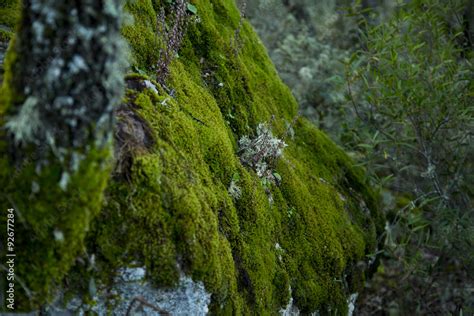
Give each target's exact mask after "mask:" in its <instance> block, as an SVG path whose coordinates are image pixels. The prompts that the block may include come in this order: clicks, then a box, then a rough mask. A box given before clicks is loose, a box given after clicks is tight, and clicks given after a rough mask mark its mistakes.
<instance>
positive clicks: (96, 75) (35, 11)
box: [0, 0, 126, 310]
mask: <svg viewBox="0 0 474 316" xmlns="http://www.w3.org/2000/svg"><path fill="white" fill-rule="evenodd" d="M10 2H11V1H10ZM9 5H11V3H9ZM6 8H9V7H8V6H6ZM2 9H4V8H2ZM121 12H122V7H121V4H120V1H118V0H99V1H96V0H86V1H80V2H70V1H53V0H25V1H23V3H22V6H21V14H20V15H21V20H20V21H19V23H18V32H17V35H16V36H15V38H14V39H13V41H12V42H11V45H10V48H9V50H8V52H7V55H6V60H5V70H6V72H5V78H4V79H5V80H4V83H3V86H2V88H1V93H0V113H1V119H0V126H2V129H1V132H0V153H1V156H0V186H1V187H2V194H0V201H1V205H3V206H6V205H9V206H10V207H12V208H14V209H15V212H16V218H17V223H16V232H15V233H16V235H15V236H16V240H15V246H16V248H15V250H16V254H17V256H18V258H21V259H18V263H17V265H16V280H17V283H16V284H17V288H16V289H17V291H16V296H17V302H18V305H17V306H18V308H19V309H20V310H21V309H31V308H35V307H37V306H38V304H43V303H45V302H47V301H48V300H49V299H51V297H52V296H53V295H54V294H55V292H56V290H57V286H58V284H59V283H60V282H61V280H62V278H63V277H64V275H66V274H67V273H68V271H69V268H70V266H71V265H72V264H73V263H74V260H75V258H76V255H77V254H78V252H79V251H80V250H81V249H82V247H83V239H84V237H85V235H86V232H87V230H88V227H89V225H90V223H91V221H92V219H93V218H94V217H95V215H96V214H97V212H98V211H99V209H100V205H101V200H102V191H103V189H104V188H105V184H106V182H107V179H108V176H109V171H110V152H111V144H112V141H111V139H112V135H113V108H114V106H115V105H116V104H117V103H118V102H119V101H120V99H121V96H122V93H123V70H124V66H125V61H126V59H125V52H124V44H123V41H122V39H121V37H120V27H121ZM4 221H5V219H4V218H3V217H2V219H1V220H0V222H1V223H2V225H3V224H5V222H4ZM2 227H3V226H2ZM4 234H5V232H4V230H2V240H5V238H4V237H5V236H4ZM5 251H6V249H4V248H2V249H1V252H2V253H4V252H5Z"/></svg>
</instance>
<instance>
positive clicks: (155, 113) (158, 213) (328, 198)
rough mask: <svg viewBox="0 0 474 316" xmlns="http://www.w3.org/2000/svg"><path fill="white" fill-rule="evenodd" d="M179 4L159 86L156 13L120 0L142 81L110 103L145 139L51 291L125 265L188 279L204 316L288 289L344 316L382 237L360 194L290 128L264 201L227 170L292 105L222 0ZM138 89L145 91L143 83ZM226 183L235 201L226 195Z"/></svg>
mask: <svg viewBox="0 0 474 316" xmlns="http://www.w3.org/2000/svg"><path fill="white" fill-rule="evenodd" d="M193 3H194V5H195V6H196V7H197V9H198V14H197V15H198V17H199V21H197V22H193V23H191V24H190V26H189V29H188V32H187V35H186V37H185V40H184V43H183V45H182V47H181V49H180V51H179V57H178V58H176V59H175V60H174V62H173V63H172V65H171V76H170V78H169V80H168V82H167V89H164V88H161V87H159V85H158V83H156V82H155V81H153V78H154V71H153V65H154V64H155V63H156V62H157V60H158V58H159V50H158V49H157V47H156V41H155V40H154V39H155V38H156V34H155V29H156V15H157V12H158V11H159V9H160V8H161V6H162V4H161V3H160V1H158V0H154V1H152V0H134V1H129V2H128V3H127V4H126V9H127V11H128V12H129V13H130V14H131V15H132V16H133V17H134V20H133V22H130V23H129V24H127V25H125V26H124V27H123V30H122V33H123V35H124V37H125V38H126V39H127V40H128V42H129V44H130V47H131V55H132V56H131V58H132V63H133V64H134V66H135V67H136V68H138V69H140V72H142V74H140V75H138V74H130V75H129V76H128V77H127V82H128V86H129V89H128V90H127V92H126V96H125V99H124V102H123V103H124V104H123V106H124V107H126V108H127V109H128V110H130V111H132V112H133V113H135V114H136V115H138V117H140V122H141V123H140V124H144V125H146V130H147V131H149V133H150V135H149V136H150V137H151V139H153V142H152V143H151V144H148V146H145V148H140V150H135V151H133V163H132V164H131V166H130V169H128V170H127V171H126V173H127V174H126V176H124V175H123V174H118V175H116V176H115V177H114V179H113V180H111V181H109V184H108V187H107V189H106V195H105V199H104V205H103V206H102V211H101V213H100V215H99V217H98V218H97V219H96V220H95V221H93V223H92V229H91V231H90V232H89V233H88V237H87V253H88V256H89V257H90V256H91V255H92V254H94V256H95V258H96V259H95V266H94V269H88V267H87V265H82V264H81V263H80V262H82V261H81V260H78V261H77V262H79V263H78V264H77V265H76V266H75V267H74V268H73V270H72V271H71V273H70V275H69V276H68V277H67V278H68V279H69V280H66V281H69V282H65V284H66V285H67V287H69V289H70V290H71V292H72V293H74V292H75V291H77V287H80V288H82V290H85V291H87V287H88V285H89V280H90V279H91V278H94V279H95V280H96V282H98V283H99V284H102V285H107V284H109V283H110V280H112V279H113V271H117V269H118V268H120V267H123V266H128V265H137V264H138V265H144V266H146V268H147V273H148V274H147V278H149V279H150V280H151V281H152V282H153V283H154V284H155V285H156V286H163V287H167V286H173V285H174V284H176V282H177V280H178V278H179V272H180V270H181V271H183V272H185V273H186V274H188V275H190V276H192V278H193V279H194V280H196V281H197V280H202V281H203V282H204V284H205V286H206V290H207V291H209V292H211V293H212V303H211V306H210V308H211V311H212V312H214V313H219V314H237V315H239V314H263V315H267V314H268V315H269V314H275V313H277V312H278V311H279V310H280V309H281V308H284V306H285V305H286V304H287V303H288V301H289V298H290V291H289V289H290V288H291V296H292V297H293V298H294V301H295V303H296V305H297V306H298V308H299V309H300V310H301V311H303V312H313V311H315V310H320V311H321V312H322V313H326V312H328V311H329V310H332V311H333V312H334V311H335V310H337V312H338V313H345V311H346V308H347V306H346V296H347V295H348V294H349V293H351V292H356V291H358V290H360V289H361V288H362V284H363V283H362V282H363V279H364V271H363V270H362V269H361V267H362V266H363V265H360V264H358V263H359V262H360V261H367V259H366V255H367V254H370V253H373V252H374V251H375V249H376V237H377V234H379V233H380V231H381V229H382V224H383V223H382V218H381V215H380V213H379V211H378V210H377V205H376V201H375V199H374V197H373V194H372V193H371V190H370V189H369V188H368V187H367V186H366V184H364V181H363V174H362V173H361V171H360V170H358V169H356V168H354V166H353V163H352V161H350V159H349V158H348V157H347V156H346V155H345V153H344V152H343V151H342V150H341V149H339V148H338V147H337V146H336V145H334V144H333V143H332V142H331V141H330V140H329V139H328V138H327V136H325V135H324V134H323V133H322V132H320V131H318V130H317V129H315V128H314V127H313V126H312V125H311V124H310V123H309V122H308V121H307V120H305V119H303V118H298V119H297V120H296V122H295V123H294V126H293V127H292V129H293V130H294V137H288V138H286V139H285V141H286V142H287V143H288V145H289V146H288V147H287V148H286V149H285V152H284V157H283V158H282V159H281V160H280V161H279V163H278V165H277V170H276V171H277V172H278V173H279V174H280V175H281V177H282V182H281V184H280V185H279V186H276V185H272V186H271V188H270V189H271V194H272V197H273V203H270V202H269V199H268V195H267V193H266V192H265V189H264V187H263V186H262V184H261V182H260V179H259V178H258V177H257V175H256V174H255V172H253V171H252V170H249V169H247V168H245V167H244V166H242V164H241V163H240V161H239V157H238V155H237V151H238V145H237V142H238V140H239V138H240V137H242V136H244V135H253V134H254V131H255V128H256V126H257V125H258V124H259V123H261V122H269V121H272V130H273V132H274V134H275V135H277V136H280V137H283V135H284V134H285V133H286V130H287V124H288V123H291V122H292V121H293V120H294V118H295V117H296V116H297V104H296V102H295V100H294V98H293V96H292V95H291V92H290V91H289V89H288V88H287V87H286V86H285V85H284V84H283V83H282V82H281V80H280V79H279V77H278V75H277V73H276V70H275V68H274V66H273V65H272V63H271V61H270V59H269V58H268V56H267V53H266V51H265V48H264V47H263V46H262V44H261V43H260V41H259V39H258V37H257V36H256V34H255V33H254V31H253V30H252V28H251V26H250V25H249V24H248V23H247V22H244V23H243V24H242V27H241V29H240V32H237V33H238V34H239V35H238V36H237V37H236V29H237V28H239V20H240V15H239V13H238V10H237V9H236V6H235V4H234V1H232V0H212V1H210V0H196V1H193ZM145 80H149V81H150V82H152V83H154V85H155V86H156V87H157V89H158V91H159V93H155V92H154V91H153V89H149V88H145V87H143V85H142V83H143V82H145ZM166 91H172V92H166ZM272 117H274V119H272ZM118 119H119V121H120V120H121V119H123V118H120V117H119V118H118ZM124 123H125V124H127V119H124ZM128 123H130V122H128ZM135 123H136V122H135ZM132 125H133V124H132ZM132 147H133V146H132ZM3 167H5V168H3ZM7 167H8V166H2V169H1V170H6V168H7ZM90 170H91V172H94V170H95V169H94V168H92V169H90ZM25 172H26V171H25ZM234 174H239V177H240V180H239V182H238V185H239V186H240V188H241V189H242V196H241V197H240V199H233V198H232V197H231V196H230V195H229V193H228V187H229V184H230V182H231V179H232V177H233V175H234ZM2 176H4V175H3V174H2ZM91 177H92V179H96V178H97V179H102V177H101V174H96V175H94V176H92V175H91ZM94 183H95V182H94ZM104 184H105V183H104V182H103V181H102V180H100V181H98V182H97V183H96V184H94V185H93V186H92V185H89V184H85V183H84V184H81V183H80V182H78V185H80V187H81V188H82V186H84V187H87V186H88V185H89V186H88V188H91V190H93V191H94V193H92V192H91V193H90V194H91V195H90V196H91V197H94V198H93V199H92V200H93V201H94V203H90V204H91V205H96V203H95V202H96V201H99V200H100V199H99V198H98V197H97V192H99V193H100V191H101V188H102V186H103V185H104ZM42 187H43V186H42ZM25 190H26V189H25ZM19 192H20V193H21V191H19ZM25 192H26V191H25ZM81 192H82V191H81ZM20 193H18V194H20ZM22 194H24V195H25V194H26V193H22ZM57 195H58V197H59V196H61V198H62V195H61V193H60V192H57ZM84 197H85V198H87V195H84ZM96 197H97V199H96ZM64 198H67V197H64ZM25 203H27V201H25ZM55 203H56V202H55V201H51V204H52V205H54V204H55ZM25 207H26V205H25ZM45 212H46V214H45V215H46V216H54V214H56V213H55V212H56V210H55V209H54V208H51V209H50V210H49V213H48V212H47V211H46V209H45ZM38 216H39V214H38ZM81 227H82V226H81ZM79 238H80V236H79ZM44 247H46V248H47V247H48V246H47V245H44ZM31 251H32V253H36V252H34V250H31ZM84 256H85V255H84ZM48 260H49V259H48V258H45V259H44V261H43V262H44V263H45V265H47V264H48V263H49V262H50V261H48ZM60 268H64V269H67V267H60ZM35 273H37V272H35ZM35 276H36V275H35V274H31V278H32V279H34V278H35ZM73 280H74V281H77V282H72V281H73ZM73 284H74V287H73V286H72V285H73Z"/></svg>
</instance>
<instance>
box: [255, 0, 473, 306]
mask: <svg viewBox="0 0 474 316" xmlns="http://www.w3.org/2000/svg"><path fill="white" fill-rule="evenodd" d="M372 2H373V1H372ZM471 2H472V1H471ZM471 2H470V1H463V0H452V1H439V0H426V1H418V0H416V1H398V3H396V2H395V1H384V2H379V3H377V4H371V1H362V2H357V1H354V2H352V3H351V2H344V1H336V0H333V1H329V0H328V1H318V2H315V1H305V0H287V1H280V0H273V1H272V0H266V1H264V0H260V1H257V3H255V4H254V5H253V6H250V18H251V21H252V23H253V24H254V25H255V26H256V28H257V31H258V32H259V33H260V35H261V38H262V40H263V41H264V42H265V44H266V45H267V47H268V50H269V54H270V56H271V57H272V59H273V61H274V62H275V64H276V66H277V68H278V70H279V72H280V75H281V76H282V78H283V79H284V81H285V82H286V83H287V84H288V85H289V86H290V87H291V88H292V91H293V93H294V94H295V96H296V97H297V99H298V101H299V102H300V109H301V112H302V113H303V114H304V115H306V116H307V117H309V118H311V119H312V120H313V121H314V122H315V123H316V124H317V125H318V126H319V127H320V128H322V129H324V130H326V131H327V132H328V133H329V134H330V135H331V136H332V138H333V139H334V140H335V141H336V142H338V143H339V144H341V145H342V146H343V147H345V148H346V150H348V151H349V152H350V153H351V154H352V156H353V157H354V158H356V159H357V160H358V161H359V162H360V163H361V165H363V166H365V168H366V169H367V171H368V177H369V178H370V180H371V182H372V184H373V186H374V187H378V188H379V192H380V193H381V195H382V197H383V199H384V205H385V209H386V212H387V215H388V219H389V221H388V222H387V225H386V232H385V236H384V238H385V248H384V249H382V250H380V251H379V252H378V254H380V256H379V257H380V258H381V265H380V267H379V271H378V272H377V273H376V274H375V276H374V278H373V280H372V281H371V282H368V283H367V287H368V291H367V293H366V294H365V295H360V296H359V302H358V310H357V313H358V314H362V315H365V314H374V313H380V312H383V313H387V314H390V315H408V314H413V313H420V314H432V313H435V314H464V315H466V314H470V313H473V307H474V302H473V298H472V297H474V295H473V293H472V288H473V284H474V282H473V273H472V271H474V257H473V255H474V252H473V251H472V249H473V240H474V223H473V221H474V216H473V215H474V214H473V195H474V191H473V188H472V184H473V183H474V181H473V180H474V179H473V178H474V172H473V171H474V170H473V165H474V164H473V158H472V157H473V154H474V146H473V145H472V144H473V141H472V138H473V133H474V119H473V118H474V117H473V114H474V100H473V97H474V89H473V88H474V84H473V82H474V81H473V77H474V71H473V70H474V69H473V64H472V62H473V58H474V54H473V46H472V39H473V38H474V37H473V33H472V30H473V26H474V21H473V8H472V7H473V6H474V4H472V3H471ZM252 10H253V11H252ZM263 12H265V14H262V13H263Z"/></svg>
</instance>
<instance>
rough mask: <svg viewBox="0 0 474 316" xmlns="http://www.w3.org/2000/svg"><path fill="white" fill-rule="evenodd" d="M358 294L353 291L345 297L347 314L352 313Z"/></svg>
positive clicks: (349, 315)
mask: <svg viewBox="0 0 474 316" xmlns="http://www.w3.org/2000/svg"><path fill="white" fill-rule="evenodd" d="M358 295H359V294H358V293H353V294H351V295H350V296H349V298H348V299H347V316H352V315H353V314H354V310H355V303H356V301H357V296H358Z"/></svg>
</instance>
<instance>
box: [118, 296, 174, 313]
mask: <svg viewBox="0 0 474 316" xmlns="http://www.w3.org/2000/svg"><path fill="white" fill-rule="evenodd" d="M136 302H138V303H140V305H139V306H142V305H145V306H146V307H149V308H151V309H153V310H154V311H156V312H158V313H160V315H164V316H171V314H170V313H169V312H167V311H165V310H164V309H161V308H159V307H158V306H155V305H153V304H151V303H148V302H147V301H146V300H145V299H144V298H143V297H141V296H137V297H135V298H134V299H132V301H131V302H130V304H129V305H128V308H127V312H126V313H125V316H130V315H131V314H130V313H131V312H132V307H133V305H134V304H135V303H136Z"/></svg>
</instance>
